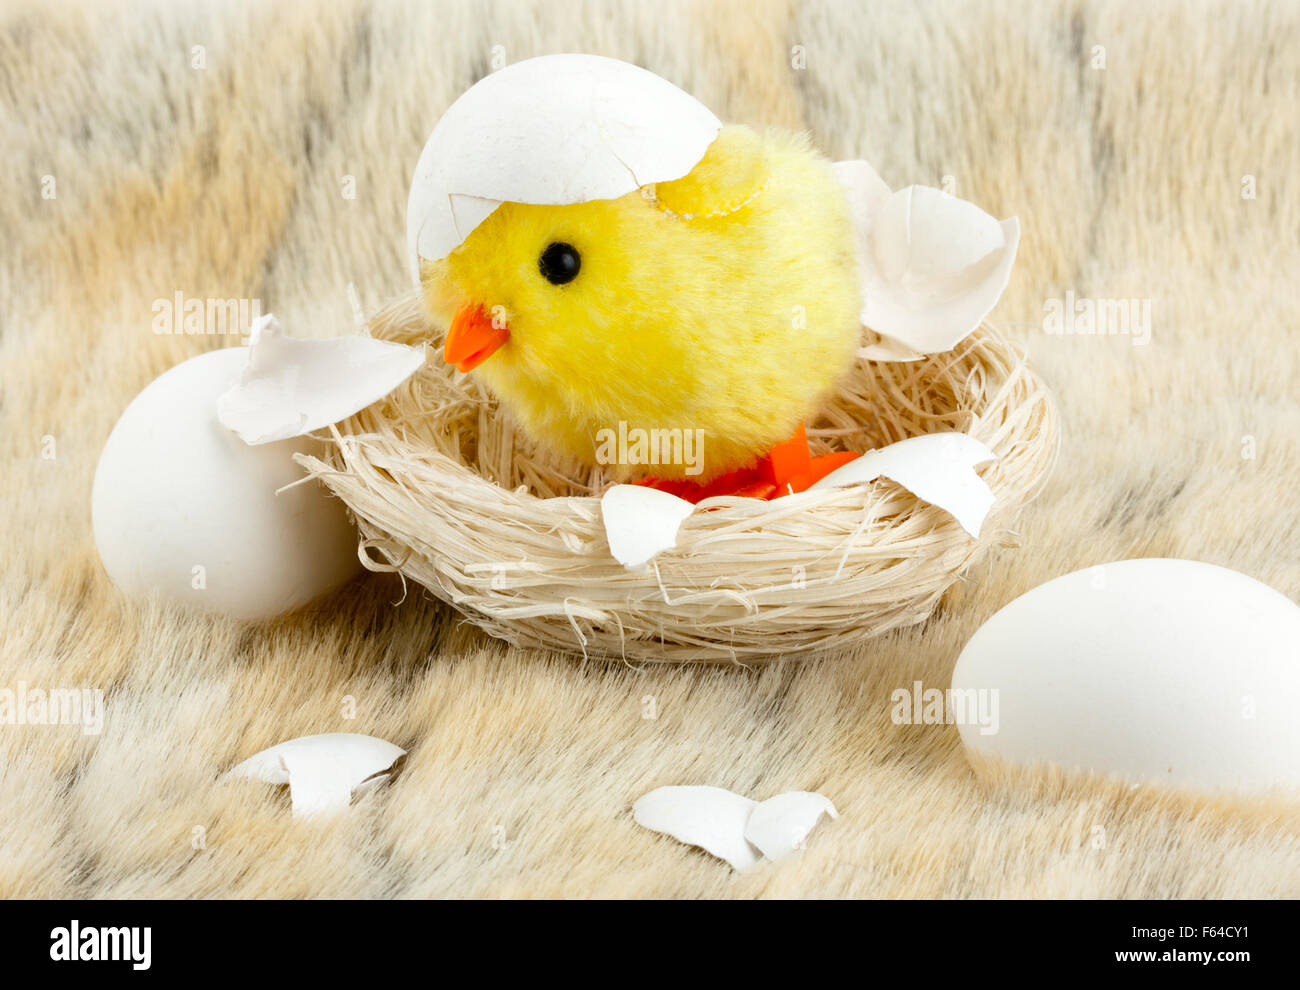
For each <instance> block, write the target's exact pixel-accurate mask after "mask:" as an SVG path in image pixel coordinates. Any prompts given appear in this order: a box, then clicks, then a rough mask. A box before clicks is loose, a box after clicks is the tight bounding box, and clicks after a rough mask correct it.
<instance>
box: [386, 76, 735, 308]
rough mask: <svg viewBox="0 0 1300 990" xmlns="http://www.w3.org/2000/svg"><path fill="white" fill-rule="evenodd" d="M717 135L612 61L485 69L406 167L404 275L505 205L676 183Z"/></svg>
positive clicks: (705, 116)
mask: <svg viewBox="0 0 1300 990" xmlns="http://www.w3.org/2000/svg"><path fill="white" fill-rule="evenodd" d="M575 108H581V112H576V111H575ZM721 127H722V122H721V121H719V120H718V118H717V117H715V116H714V115H713V113H712V112H710V111H709V109H708V108H707V107H705V106H704V104H702V103H700V102H699V101H698V100H696V99H695V98H694V97H693V96H690V95H689V94H687V93H685V92H683V91H682V90H680V89H678V88H677V87H676V86H674V85H673V84H672V83H670V82H668V81H667V80H666V79H661V78H660V77H659V76H657V75H655V74H654V73H652V72H648V71H647V70H645V69H642V68H639V67H638V66H635V65H629V64H628V63H626V62H620V61H618V60H617V59H612V58H605V57H602V56H598V55H543V56H540V57H538V58H530V59H527V60H525V61H523V62H518V63H516V64H514V65H509V66H506V67H505V68H503V69H500V70H498V71H496V72H493V73H492V74H491V75H488V76H485V77H484V78H483V79H481V80H479V81H478V82H477V83H475V84H474V85H473V86H471V87H470V88H469V89H468V90H467V91H466V92H465V93H464V94H462V95H461V96H460V98H459V99H457V100H456V102H455V103H453V104H452V105H451V106H450V107H449V108H448V109H447V111H446V113H444V114H443V116H442V119H441V120H439V121H438V123H437V125H436V126H435V127H434V129H433V133H432V134H431V135H430V136H429V140H428V142H427V143H426V144H425V146H424V151H423V152H422V153H421V154H420V159H419V161H418V162H417V164H416V166H415V174H414V176H413V178H412V180H411V193H410V198H409V200H408V201H407V211H406V237H407V248H408V253H409V256H410V262H411V274H412V277H413V278H414V279H415V282H416V284H417V285H418V284H419V281H420V261H421V260H425V261H438V260H440V259H442V258H445V257H446V256H447V255H448V254H450V253H451V252H452V251H453V250H455V249H456V248H457V247H458V246H459V245H460V244H461V243H462V242H463V241H464V240H465V238H466V237H468V236H469V235H470V234H471V233H472V232H473V231H474V228H476V227H477V226H478V225H479V224H480V223H482V222H483V221H484V220H486V219H487V218H488V217H489V216H490V215H491V214H492V212H493V211H494V210H495V209H496V208H497V207H498V206H500V205H501V203H503V202H512V203H535V204H543V205H551V206H564V205H568V204H571V203H586V202H590V201H592V200H597V199H616V198H618V197H619V196H624V195H626V194H628V193H631V192H635V191H636V190H637V189H638V188H640V187H642V186H646V185H650V184H652V183H656V182H670V181H672V180H673V179H680V178H681V177H682V176H684V175H686V174H687V173H688V172H689V171H690V170H691V169H692V168H694V167H695V165H696V164H697V163H698V162H699V161H700V159H701V158H703V157H704V153H705V152H706V151H707V150H708V147H709V145H710V144H712V143H713V139H714V138H715V137H717V135H718V131H719V130H720V129H721ZM539 162H544V163H545V164H546V167H545V168H542V167H539V165H538V163H539Z"/></svg>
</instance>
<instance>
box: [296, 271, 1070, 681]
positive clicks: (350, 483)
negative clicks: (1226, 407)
mask: <svg viewBox="0 0 1300 990" xmlns="http://www.w3.org/2000/svg"><path fill="white" fill-rule="evenodd" d="M371 332H372V333H373V334H374V335H375V336H376V337H382V338H385V339H389V340H397V341H401V342H404V343H417V344H418V343H421V342H427V343H428V344H429V345H430V347H431V348H432V347H441V339H442V331H441V330H437V329H434V328H431V327H430V326H429V325H428V323H427V321H426V320H425V318H424V316H423V313H422V311H421V308H420V305H419V301H418V298H417V297H416V296H415V295H411V296H409V297H407V298H404V299H402V300H400V301H398V302H396V303H394V304H392V305H390V306H389V307H388V308H386V309H385V310H383V311H381V312H380V313H379V314H378V315H377V316H376V317H375V319H374V320H373V321H372V324H371ZM942 431H961V432H965V433H970V434H971V435H973V436H975V437H977V438H979V439H980V440H982V441H983V442H984V443H985V444H987V445H988V446H989V447H990V448H991V449H992V450H993V451H994V452H995V453H996V454H997V455H998V460H997V461H995V462H990V463H988V464H985V465H983V466H982V467H981V468H979V473H980V475H981V476H982V477H983V478H984V480H985V481H986V482H987V483H988V484H989V486H990V487H991V488H992V490H993V492H994V494H995V496H996V502H995V503H994V506H993V510H992V512H991V513H990V515H989V518H988V519H987V520H986V522H985V524H984V527H983V529H982V535H981V536H980V538H979V539H978V540H976V539H972V538H971V537H970V536H969V535H968V534H967V533H966V532H965V531H964V530H963V529H962V528H961V527H960V526H959V525H958V524H957V522H956V520H955V519H953V518H952V517H951V516H950V515H949V514H948V513H947V512H945V511H943V510H942V509H939V508H937V507H935V506H933V505H930V504H929V503H926V502H923V501H921V500H920V499H918V498H917V497H916V496H915V495H913V494H911V493H910V492H909V491H907V490H906V489H904V488H902V487H901V486H899V485H897V484H895V483H894V482H892V481H889V480H887V479H883V478H882V479H880V480H878V481H875V482H873V483H871V484H869V485H856V486H852V487H848V488H839V489H826V490H817V491H807V492H802V493H799V494H796V495H787V496H785V497H783V498H778V499H775V500H773V501H770V502H765V501H759V500H755V499H742V498H734V497H724V498H718V499H712V500H710V501H708V502H707V503H705V506H706V507H707V508H708V509H709V511H698V510H697V511H696V512H694V513H693V514H692V515H691V516H690V517H689V518H688V519H687V520H686V521H685V522H684V523H683V524H682V527H681V530H680V532H679V534H678V540H677V546H676V547H675V548H674V549H671V550H667V551H664V552H663V553H661V554H659V555H658V556H657V557H655V558H654V559H653V560H652V561H651V562H650V565H649V567H648V569H646V570H645V571H644V572H640V573H638V572H632V571H628V570H626V569H625V568H624V567H623V566H622V565H621V564H619V563H618V562H617V561H616V560H614V558H613V557H611V556H610V552H609V544H608V543H607V541H606V538H605V530H604V525H603V523H602V520H601V512H600V501H599V494H600V492H601V491H602V490H603V489H604V488H605V487H606V486H607V485H608V484H609V483H610V481H611V479H609V478H607V477H606V476H605V475H604V473H603V472H602V470H601V469H599V468H597V469H594V470H593V469H591V468H589V467H586V466H583V465H578V464H556V463H553V462H551V461H549V460H548V459H547V458H545V457H543V456H541V455H540V454H539V452H538V451H537V450H536V449H535V448H534V447H533V446H532V445H531V444H530V443H529V442H528V441H527V439H526V438H525V437H523V436H522V435H521V434H518V433H516V431H515V429H514V428H513V427H512V425H511V422H510V420H509V417H508V416H507V415H505V414H504V413H503V412H502V411H501V410H499V409H498V407H497V403H496V401H495V400H494V399H493V398H492V397H491V396H490V395H489V394H487V393H486V392H485V391H484V390H482V389H480V387H479V386H478V384H477V383H476V382H475V380H474V378H473V377H472V376H468V377H467V376H465V375H461V374H458V373H457V372H455V370H454V369H453V368H451V367H450V366H446V365H444V364H443V363H442V362H441V361H438V360H430V361H429V362H428V363H427V364H426V365H425V366H424V367H423V368H422V369H421V370H420V371H419V372H417V374H416V375H415V376H414V377H413V378H411V379H410V380H409V381H408V382H407V383H406V384H405V385H403V386H402V387H401V388H399V389H398V390H397V391H395V392H394V393H393V394H392V395H390V396H389V397H388V398H387V399H386V400H384V401H383V402H380V403H376V404H375V405H373V406H371V407H369V408H368V409H366V410H364V411H362V412H361V413H358V414H357V415H356V416H354V417H353V418H352V419H350V420H348V421H347V422H345V423H342V424H339V427H338V428H336V430H335V431H334V437H333V441H334V442H333V443H332V444H331V445H330V447H329V449H328V451H327V453H326V454H325V456H324V457H323V458H311V457H301V458H300V460H301V462H302V463H303V465H304V466H305V467H306V468H307V469H308V471H309V472H310V473H311V474H313V475H315V476H316V477H318V478H320V480H321V481H323V482H324V483H325V484H326V485H327V486H328V487H329V488H330V489H331V490H332V491H333V492H334V493H335V494H336V495H338V496H339V497H340V498H342V499H343V501H344V502H345V503H347V505H348V506H349V508H350V509H351V510H352V512H353V514H354V515H355V516H356V519H357V523H358V525H359V526H360V531H361V534H362V538H363V543H362V548H363V558H364V559H365V560H366V562H367V566H369V567H370V568H371V569H373V570H388V571H391V570H397V571H399V572H401V573H402V574H403V575H404V576H405V577H407V578H409V579H412V580H414V581H417V582H419V583H420V584H421V585H423V586H424V587H426V588H428V589H429V590H430V591H432V592H433V593H434V594H435V595H437V596H438V597H439V598H441V599H442V600H443V601H445V602H448V603H449V604H451V605H452V606H453V607H455V608H456V609H458V610H459V611H460V612H461V614H463V615H464V616H465V617H466V618H467V619H469V620H470V621H471V622H474V623H475V624H476V625H478V626H481V627H482V628H483V629H485V630H487V631H488V632H490V633H492V634H493V635H495V636H499V637H500V638H502V639H505V640H507V641H509V642H511V643H513V644H515V645H518V646H528V647H537V648H542V649H554V650H561V651H566V652H572V653H581V654H583V655H584V656H587V655H590V656H611V657H619V658H623V659H626V660H656V661H675V662H685V661H729V662H752V661H762V660H772V659H780V658H783V657H784V658H791V659H793V658H799V657H804V656H806V655H809V654H811V653H816V652H821V651H825V650H833V649H836V648H840V647H845V646H849V645H851V644H855V643H858V642H860V641H862V640H863V639H865V638H867V637H870V636H877V635H880V634H881V633H884V632H888V631H889V630H891V629H897V628H899V627H902V626H909V625H913V624H915V623H918V622H921V621H923V620H924V619H925V618H926V617H927V616H928V615H929V614H930V612H931V611H932V610H933V609H934V607H935V605H936V604H937V603H938V601H939V599H940V597H941V596H942V595H943V593H944V591H945V590H946V589H947V588H948V587H949V586H950V585H951V584H952V583H953V582H954V581H956V580H957V579H958V578H959V577H960V575H961V574H962V572H963V571H964V570H965V569H966V568H967V567H969V566H970V564H971V563H972V562H973V561H974V560H975V559H976V558H977V557H978V556H979V555H981V554H982V553H983V552H984V551H985V550H986V549H988V548H989V547H990V546H991V545H993V544H995V543H997V542H998V541H999V540H1000V539H1001V538H1002V536H1003V535H1004V534H1005V532H1006V527H1007V525H1008V524H1009V522H1010V518H1011V516H1012V515H1013V514H1014V511H1015V509H1016V508H1017V507H1018V506H1020V505H1021V504H1023V503H1024V502H1025V501H1026V500H1028V499H1029V498H1030V497H1032V496H1033V495H1034V494H1036V492H1037V490H1038V489H1039V487H1041V485H1042V483H1043V482H1044V480H1045V478H1046V476H1047V473H1048V471H1049V470H1050V467H1051V461H1052V457H1053V453H1054V450H1055V438H1056V424H1055V417H1054V411H1053V407H1052V404H1051V401H1050V397H1049V395H1048V393H1047V390H1046V388H1045V387H1044V386H1043V384H1042V382H1041V380H1040V379H1039V378H1038V377H1037V376H1036V375H1035V374H1034V373H1033V372H1032V371H1031V370H1030V369H1029V367H1028V366H1027V364H1026V361H1025V359H1024V357H1023V356H1022V355H1021V354H1019V353H1018V352H1016V351H1015V350H1014V349H1013V348H1012V347H1011V346H1010V345H1009V344H1008V343H1007V342H1006V341H1005V340H1003V339H1002V338H1001V337H1000V336H999V335H998V334H997V333H996V332H995V331H994V330H993V329H992V328H991V327H988V326H987V325H986V326H983V327H981V328H980V329H979V330H977V331H976V332H975V333H973V334H971V335H970V336H969V337H968V338H966V339H965V340H964V341H962V342H961V343H960V344H958V345H957V347H956V348H955V349H954V350H953V351H950V352H948V353H945V354H938V355H932V356H930V357H927V358H926V359H924V360H922V361H916V362H909V363H887V362H870V361H858V362H857V364H856V365H855V366H854V369H853V372H852V374H851V375H850V376H848V377H847V378H846V380H845V381H844V382H843V383H842V384H841V386H840V390H839V392H838V394H836V395H835V396H834V399H833V401H832V403H831V405H830V408H828V409H827V410H826V411H825V412H824V414H823V415H822V416H821V417H820V418H819V419H818V420H817V421H816V422H815V423H813V424H811V426H810V428H809V430H808V437H809V441H810V443H811V445H812V447H813V452H814V453H823V452H826V451H829V450H846V449H847V450H855V451H867V450H871V449H873V448H876V447H881V446H884V445H886V444H890V443H894V442H895V441H898V440H903V439H905V438H907V437H910V436H916V435H918V434H924V433H937V432H942ZM376 556H377V557H378V559H376Z"/></svg>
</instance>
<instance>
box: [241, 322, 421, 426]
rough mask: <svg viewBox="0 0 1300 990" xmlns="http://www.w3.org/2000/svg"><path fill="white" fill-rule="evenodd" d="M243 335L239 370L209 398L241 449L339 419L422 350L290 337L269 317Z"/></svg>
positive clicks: (369, 341) (399, 378)
mask: <svg viewBox="0 0 1300 990" xmlns="http://www.w3.org/2000/svg"><path fill="white" fill-rule="evenodd" d="M251 334H252V336H251V337H250V339H249V359H248V365H247V367H246V368H245V369H244V371H243V373H242V374H241V375H240V376H239V381H238V383H236V384H235V385H233V386H232V387H231V388H230V389H229V390H228V391H226V392H225V393H223V394H222V395H221V397H220V398H219V399H218V400H217V418H218V419H219V420H220V421H221V423H222V424H224V425H225V426H227V427H229V428H230V429H232V430H234V431H235V432H236V433H238V434H239V436H240V438H241V439H242V440H243V441H244V442H245V443H249V444H262V443H271V442H273V441H276V440H287V439H289V438H290V437H298V436H303V435H304V434H306V433H310V432H312V431H313V430H319V429H321V428H322V427H326V426H329V425H330V424H331V423H337V422H340V421H341V420H345V419H347V418H348V417H349V416H351V415H352V414H354V413H357V412H360V411H361V410H362V409H364V408H366V406H368V405H370V404H371V403H373V402H377V401H378V400H379V399H382V398H383V397H384V396H386V395H387V394H388V393H389V392H391V391H392V390H393V389H395V388H397V386H398V385H400V384H402V382H404V381H406V380H407V379H408V378H410V377H411V376H412V375H413V374H415V373H416V372H417V371H418V370H419V369H420V366H421V365H423V364H424V359H425V353H424V348H422V347H408V346H407V345H405V344H395V343H393V342H392V341H388V340H375V339H374V338H373V337H362V336H358V335H353V336H347V337H328V338H322V339H299V338H295V337H290V336H287V335H286V334H285V333H284V332H283V331H282V330H281V328H280V324H279V323H278V322H277V321H276V319H275V317H274V316H272V315H271V314H270V313H267V314H266V315H265V316H263V317H261V318H260V319H259V320H258V321H257V322H256V323H254V324H253V326H252V329H251Z"/></svg>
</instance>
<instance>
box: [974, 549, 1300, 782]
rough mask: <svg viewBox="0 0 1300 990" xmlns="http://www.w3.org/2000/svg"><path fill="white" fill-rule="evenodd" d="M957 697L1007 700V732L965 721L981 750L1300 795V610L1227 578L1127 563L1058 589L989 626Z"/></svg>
mask: <svg viewBox="0 0 1300 990" xmlns="http://www.w3.org/2000/svg"><path fill="white" fill-rule="evenodd" d="M952 690H953V692H954V694H956V693H957V692H965V693H966V694H965V696H966V697H975V696H974V695H971V694H970V692H975V691H986V692H987V691H993V692H996V698H997V705H998V724H997V731H996V732H992V733H982V732H981V731H980V727H979V726H978V725H975V724H973V723H970V722H967V723H966V724H961V725H960V731H961V737H962V741H963V742H964V743H965V745H966V746H967V747H969V749H970V750H971V751H972V752H973V753H975V754H978V755H981V756H987V757H995V758H998V759H1001V760H1005V761H1009V762H1012V763H1020V764H1037V763H1053V764H1059V765H1061V766H1064V767H1070V768H1078V769H1085V770H1093V771H1098V772H1103V773H1108V774H1113V775H1117V776H1120V777H1123V778H1126V779H1130V780H1134V781H1159V782H1167V783H1170V784H1175V785H1180V786H1188V787H1192V788H1196V789H1201V790H1210V791H1221V790H1242V791H1258V790H1269V789H1283V790H1288V791H1295V790H1297V789H1300V718H1298V717H1297V712H1300V607H1298V606H1297V605H1296V604H1295V603H1294V602H1292V601H1291V600H1290V599H1288V598H1286V597H1285V596H1283V595H1281V594H1279V593H1278V592H1277V591H1275V590H1273V589H1272V588H1270V587H1268V586H1267V585H1265V584H1261V583H1260V582H1259V581H1256V580H1254V579H1252V578H1249V577H1246V576H1245V575H1244V574H1239V573H1237V572H1236V571H1231V570H1227V569H1226V568H1222V567H1216V566H1213V565H1211V564H1204V563H1198V562H1196V561H1190V560H1172V559H1140V560H1125V561H1119V562H1117V563H1111V564H1103V565H1100V566H1098V567H1093V568H1090V569H1088V570H1083V571H1076V572H1074V573H1073V574H1067V575H1065V576H1064V577H1059V578H1056V579H1055V580H1053V581H1048V582H1047V583H1046V584H1043V585H1040V586H1039V587H1037V588H1035V589H1033V590H1032V591H1030V592H1028V593H1026V594H1024V595H1022V596H1020V597H1019V598H1017V599H1016V600H1015V601H1013V602H1011V603H1010V604H1009V605H1007V606H1006V607H1004V608H1003V609H1002V610H1001V611H999V612H997V613H996V614H995V615H994V616H993V617H992V618H991V619H989V620H988V622H986V623H985V624H984V625H983V626H982V627H981V628H980V630H979V631H978V632H976V634H975V635H974V636H973V637H972V638H971V640H970V642H969V643H968V644H967V645H966V648H965V649H964V650H963V651H962V654H961V656H960V658H959V659H958V661H957V665H956V669H955V670H954V671H953V680H952ZM955 707H956V706H954V709H955Z"/></svg>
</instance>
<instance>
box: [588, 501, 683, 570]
mask: <svg viewBox="0 0 1300 990" xmlns="http://www.w3.org/2000/svg"><path fill="white" fill-rule="evenodd" d="M694 511H695V506H694V505H692V504H691V503H690V502H688V501H686V499H684V498H678V497H677V496H676V495H673V494H670V493H669V492H661V491H656V490H655V489H653V488H645V487H643V486H641V485H615V486H614V487H613V488H611V489H610V490H609V491H607V492H606V493H605V494H604V495H602V496H601V499H600V515H601V519H602V520H603V521H604V524H605V538H606V539H607V540H608V541H609V552H610V554H611V555H612V556H613V558H614V559H615V560H617V561H618V562H619V563H620V564H622V565H623V566H624V567H626V568H628V569H629V570H642V569H644V568H645V566H646V564H647V563H648V562H649V561H650V558H651V557H653V556H654V555H655V554H657V553H659V552H660V551H661V550H670V549H672V548H673V547H674V546H676V545H677V531H678V530H679V529H681V526H682V523H683V522H684V521H685V520H686V517H687V516H689V515H690V514H691V513H692V512H694Z"/></svg>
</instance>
